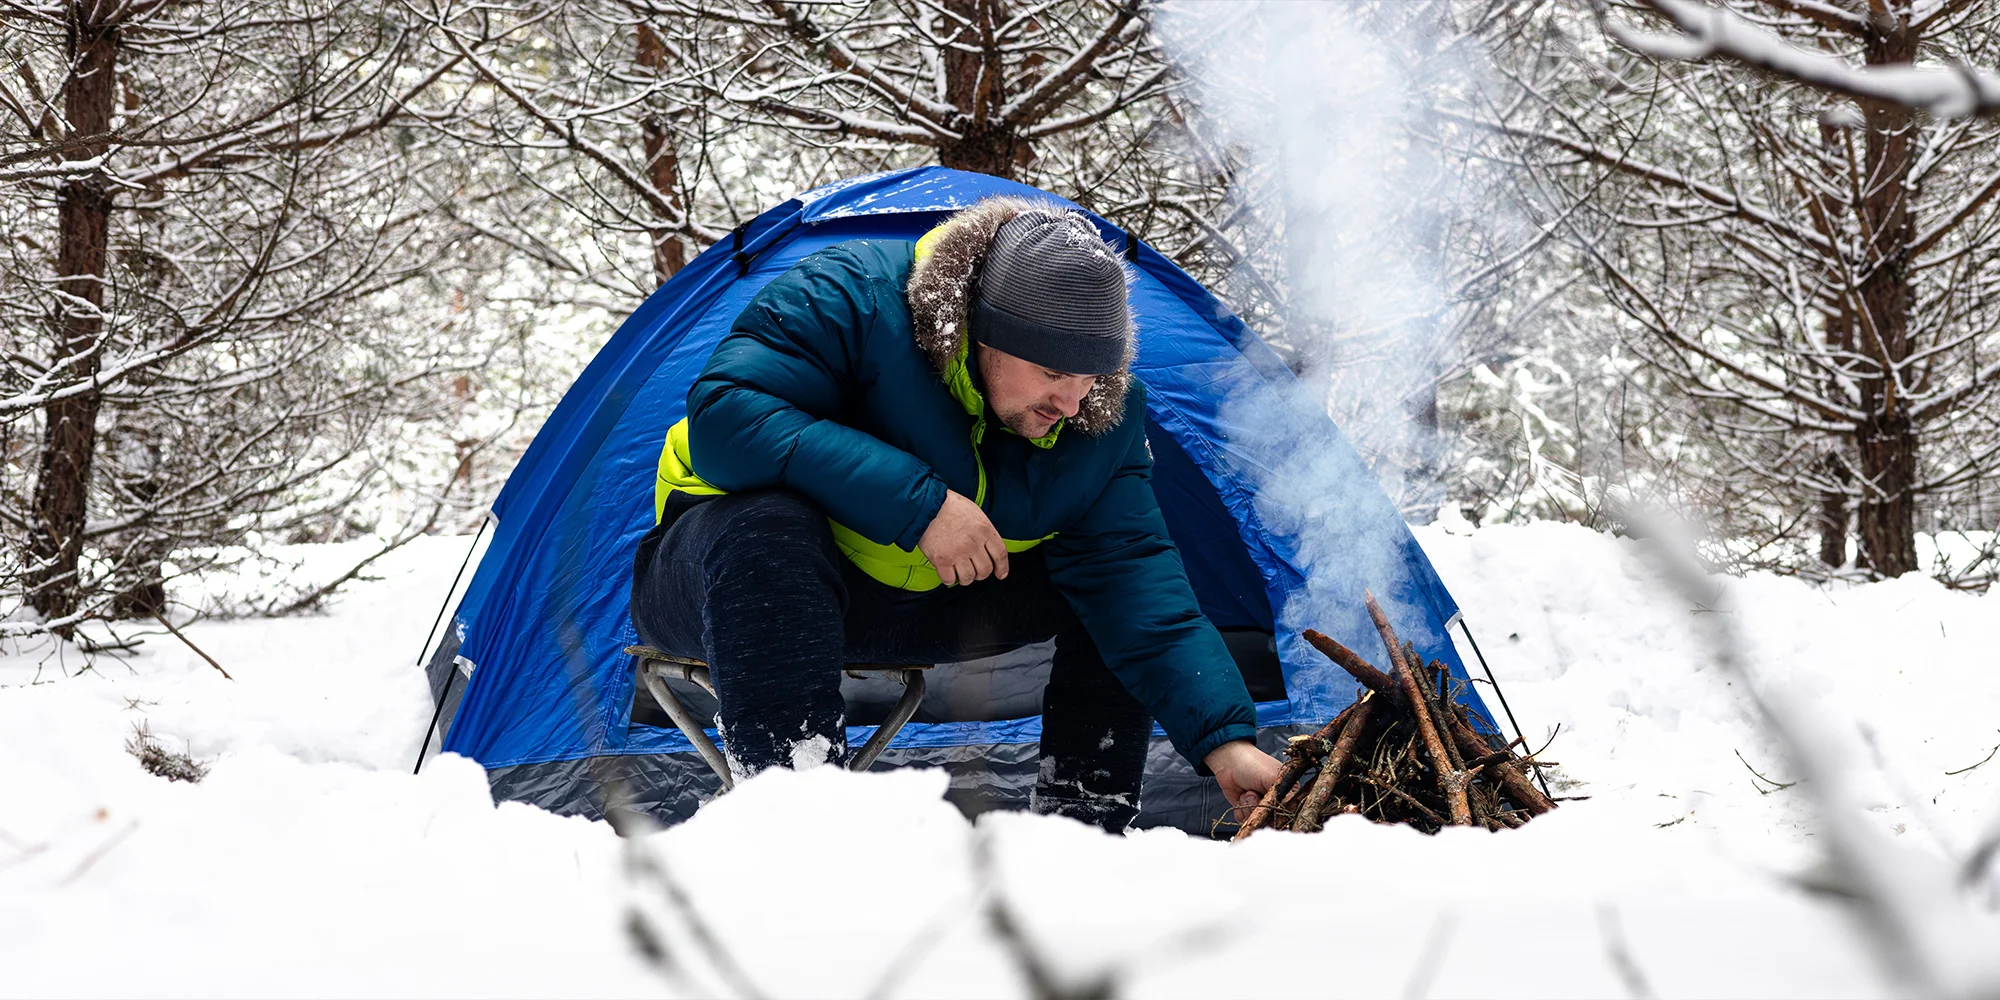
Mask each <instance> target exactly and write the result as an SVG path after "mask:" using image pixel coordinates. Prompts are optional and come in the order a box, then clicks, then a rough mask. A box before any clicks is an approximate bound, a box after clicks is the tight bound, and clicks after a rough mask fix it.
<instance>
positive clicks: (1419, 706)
mask: <svg viewBox="0 0 2000 1000" xmlns="http://www.w3.org/2000/svg"><path fill="white" fill-rule="evenodd" d="M1362 598H1363V600H1364V601H1366V602H1367V604H1368V617H1370V618H1372V619H1374V620H1375V630H1376V631H1378V632H1380V633H1382V644H1383V645H1384V646H1387V647H1388V649H1389V659H1390V660H1391V661H1393V662H1394V663H1395V666H1396V678H1397V679H1398V680H1399V681H1401V682H1402V685H1403V693H1404V695H1405V696H1406V697H1408V698H1409V700H1410V714H1412V715H1414V716H1416V719H1417V734H1418V735H1419V736H1422V737H1423V741H1424V749H1425V750H1427V751H1428V752H1429V753H1430V757H1431V767H1432V768H1433V769H1435V770H1436V772H1437V780H1438V786H1439V787H1440V789H1441V790H1442V791H1443V792H1444V801H1445V805H1446V806H1448V807H1449V808H1450V809H1451V821H1452V823H1453V824H1454V825H1457V826H1471V825H1472V805H1471V803H1469V802H1467V801H1466V798H1465V783H1466V776H1465V772H1464V771H1460V770H1456V769H1454V768H1453V767H1452V766H1451V754H1450V753H1449V752H1448V751H1446V750H1445V748H1444V740H1442V739H1440V738H1439V737H1438V731H1437V725H1436V724H1435V723H1433V722H1432V721H1431V713H1430V706H1429V705H1427V704H1425V701H1424V693H1423V687H1422V684H1423V682H1422V681H1421V680H1420V679H1418V677H1417V671H1418V669H1419V668H1417V667H1413V666H1411V665H1410V664H1409V662H1408V661H1407V660H1406V659H1405V658H1404V656H1403V648H1402V644H1401V643H1399V642H1397V641H1396V630H1395V628H1393V627H1392V626H1390V624H1389V616H1388V615H1386V614H1384V613H1383V612H1382V605H1381V604H1379V603H1377V602H1376V600H1375V595H1374V594H1373V593H1371V592H1369V591H1365V590H1364V591H1362Z"/></svg>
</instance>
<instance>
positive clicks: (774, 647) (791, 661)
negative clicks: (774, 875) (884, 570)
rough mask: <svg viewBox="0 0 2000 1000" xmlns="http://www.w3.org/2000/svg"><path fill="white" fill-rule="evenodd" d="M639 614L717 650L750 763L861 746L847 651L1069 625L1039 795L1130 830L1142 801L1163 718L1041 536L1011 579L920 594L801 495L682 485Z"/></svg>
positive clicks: (1052, 630)
mask: <svg viewBox="0 0 2000 1000" xmlns="http://www.w3.org/2000/svg"><path fill="white" fill-rule="evenodd" d="M632 621H633V624H634V625H636V626H637V627H638V631H639V637H640V638H641V639H643V640H645V642H646V643H647V644H648V645H652V646H656V647H658V648H660V649H663V650H665V651H667V652H669V653H673V654H675V655H678V656H689V657H696V658H699V659H702V660H705V661H707V663H708V665H709V673H710V677H711V679H712V680H713V682H714V684H715V690H716V695H717V700H718V701H719V702H720V706H721V708H720V711H721V718H720V720H719V722H720V725H721V728H722V732H723V741H724V743H725V744H726V749H727V752H728V755H729V758H730V761H731V764H732V766H733V767H734V768H736V769H738V770H740V771H742V772H744V773H746V774H748V773H755V772H757V771H761V770H764V769H766V768H771V767H791V766H801V765H810V764H815V763H819V762H821V761H826V760H833V761H840V760H844V759H845V757H846V752H847V748H846V739H845V729H844V723H843V714H844V710H845V703H844V702H843V701H842V699H841V696H840V677H841V667H842V665H843V664H847V663H940V662H949V661H953V660H966V659H972V658H975V657H981V656H991V655H993V654H996V653H1002V652H1006V651H1007V650H1010V649H1014V648H1017V647H1019V646H1024V645H1027V644H1029V643H1034V642H1042V641H1045V640H1047V639H1051V638H1053V639H1055V641H1056V649H1055V661H1054V663H1053V665H1052V667H1051V671H1050V674H1049V683H1048V687H1047V688H1046V690H1045V691H1044V692H1043V695H1042V763H1041V768H1040V771H1039V775H1038V779H1037V782H1036V786H1035V792H1034V797H1033V799H1032V803H1033V808H1035V809H1036V810H1037V811H1040V812H1051V813H1058V814H1062V815H1067V816H1073V817H1075V818H1077V819H1081V820H1084V821H1085V822H1091V823H1097V824H1099V825H1102V826H1104V827H1105V828H1106V829H1109V830H1112V831H1114V832H1115V831H1117V830H1121V829H1123V828H1124V827H1125V826H1126V825H1127V824H1128V823H1129V822H1130V821H1131V819H1132V817H1133V816H1134V815H1136V814H1137V812H1138V803H1139V781H1140V776H1141V774H1142V773H1143V772H1144V770H1145V759H1146V746H1147V743H1148V741H1149V738H1150V735H1151V731H1152V724H1153V723H1152V719H1151V718H1150V717H1148V716H1147V714H1146V711H1145V709H1144V708H1142V707H1141V706H1140V705H1139V703H1138V702H1137V701H1136V700H1135V699H1134V698H1133V697H1132V695H1131V693H1130V692H1128V691H1126V690H1125V686H1124V685H1123V684H1122V683H1120V682H1119V680H1118V679H1117V678H1116V677H1115V676H1113V675H1112V673H1111V671H1110V670H1109V669H1108V668H1106V667H1105V665H1104V658H1103V657H1102V656H1100V655H1099V654H1098V651H1097V646H1096V644H1095V643H1093V642H1092V641H1091V639H1090V635H1089V634H1088V633H1087V632H1085V631H1084V629H1083V625H1082V623H1081V622H1080V621H1078V619H1077V617H1076V613H1075V612H1074V611H1072V610H1071V609H1070V606H1069V603H1068V602H1067V601H1066V600H1064V599H1063V596H1062V595H1061V594H1060V593H1059V592H1057V590H1056V588H1055V585H1054V584H1053V583H1051V582H1050V580H1049V576H1048V571H1047V569H1046V567H1045V566H1044V565H1043V562H1042V560H1041V558H1040V556H1038V555H1037V554H1036V553H1034V552H1033V551H1029V552H1026V553H1018V554H1016V555H1014V556H1013V557H1012V558H1010V560H1009V571H1008V576H1007V579H1005V580H998V579H992V578H988V579H986V580H982V581H980V582H978V583H975V584H971V585H970V586H964V587H939V588H937V589H935V590H931V591H928V592H925V593H914V592H911V591H905V590H898V589H896V588H894V587H889V586H886V585H884V584H881V583H878V582H876V581H875V580H874V579H872V578H870V577H869V576H867V575H866V574H864V573H862V572H861V571H860V570H859V569H858V568H857V567H855V566H854V564H853V563H852V562H851V561H849V560H848V559H847V558H846V557H845V556H843V555H841V553H840V551H839V550H838V549H837V548H835V546H834V543H833V535H832V533H831V532H830V531H829V530H828V528H827V522H826V514H825V512H824V511H822V510H820V509H819V508H818V507H817V506H815V505H814V504H813V503H811V502H810V501H808V500H806V499H805V498H803V497H801V496H799V495H798V494H795V493H791V492H788V491H776V490H773V491H762V492H754V493H738V494H730V495H728V496H722V497H715V498H694V497H689V496H687V495H686V494H675V495H674V497H673V498H672V499H671V500H670V502H669V503H668V506H667V510H666V513H665V516H664V517H663V518H662V519H661V522H660V524H659V525H658V526H656V527H655V528H654V529H653V530H652V531H651V532H650V533H649V534H647V535H646V537H645V539H644V540H643V541H641V542H640V543H639V552H638V558H637V561H636V564H635V566H634V570H633V586H632Z"/></svg>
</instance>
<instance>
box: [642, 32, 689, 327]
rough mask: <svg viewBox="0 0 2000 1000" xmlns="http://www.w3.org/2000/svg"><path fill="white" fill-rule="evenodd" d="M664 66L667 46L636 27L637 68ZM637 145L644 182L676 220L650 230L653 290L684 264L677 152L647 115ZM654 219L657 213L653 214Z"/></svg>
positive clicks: (659, 121)
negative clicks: (642, 157) (641, 155)
mask: <svg viewBox="0 0 2000 1000" xmlns="http://www.w3.org/2000/svg"><path fill="white" fill-rule="evenodd" d="M666 64H667V46H666V43H665V42H664V41H662V40H661V38H660V36H659V34H658V33H657V32H655V31H654V30H653V29H652V28H651V27H649V26H647V25H644V24H641V25H639V65H641V66H644V67H646V68H647V69H650V70H654V71H658V70H659V69H661V68H662V67H664V66H665V65H666ZM640 129H641V132H642V135H641V140H640V141H641V142H642V143H643V144H644V147H645V150H646V180H647V181H648V182H649V183H651V184H652V185H653V190H655V191H657V192H659V193H660V194H661V195H662V196H663V197H665V198H666V200H667V201H668V203H669V204H671V205H672V206H673V207H674V209H675V210H676V211H677V212H678V213H679V214H680V218H677V219H666V218H662V219H661V220H660V221H661V222H663V223H666V225H663V226H661V227H659V228H656V229H654V230H653V233H652V236H653V279H654V282H655V285H656V287H657V286H658V285H664V284H666V283H667V279H668V278H671V277H673V276H674V273H675V272H677V271H679V270H680V269H681V268H682V267H684V266H686V264H687V244H686V243H684V242H682V241H681V237H680V228H681V227H682V226H685V225H686V223H687V207H686V206H685V205H684V204H682V202H681V185H680V169H681V168H680V151H679V150H678V149H676V148H674V141H673V132H672V131H671V129H670V128H669V127H668V123H667V120H666V119H665V118H664V117H662V116H660V115H647V116H646V118H645V120H644V121H642V122H641V123H640ZM654 214H655V215H658V214H659V213H658V212H655V213H654Z"/></svg>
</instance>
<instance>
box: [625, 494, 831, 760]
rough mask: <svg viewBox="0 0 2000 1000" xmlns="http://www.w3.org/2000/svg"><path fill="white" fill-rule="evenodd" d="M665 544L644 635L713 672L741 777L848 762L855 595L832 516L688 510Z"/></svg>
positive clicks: (653, 572) (795, 506) (637, 601)
mask: <svg viewBox="0 0 2000 1000" xmlns="http://www.w3.org/2000/svg"><path fill="white" fill-rule="evenodd" d="M659 536H660V537H658V538H657V540H655V539H654V538H652V537H651V536H649V538H648V541H649V542H656V544H654V545H653V546H652V551H651V552H648V551H646V548H645V547H644V546H642V548H641V552H640V556H641V563H640V565H639V566H638V567H637V572H636V576H635V581H634V586H633V601H632V619H633V624H634V625H635V626H636V627H637V628H638V631H639V636H640V638H642V639H644V640H645V641H646V642H647V643H649V644H651V645H655V646H658V647H660V648H661V649H664V650H666V651H668V652H671V653H677V654H680V655H692V656H697V657H699V658H701V659H703V660H706V661H707V662H708V666H709V676H710V679H711V680H712V681H713V682H714V684H715V691H716V695H717V700H718V701H719V702H720V716H721V718H720V720H719V721H720V724H721V726H722V731H723V749H724V751H725V752H726V753H727V754H728V756H729V760H730V765H731V768H732V769H733V770H735V771H737V772H738V773H739V775H749V774H755V773H756V772H758V771H762V770H765V769H767V768H772V767H809V766H812V765H815V764H820V763H825V762H827V761H839V760H843V759H845V757H846V751H847V741H846V735H845V732H846V731H845V728H844V720H843V718H842V716H843V713H844V709H845V704H844V703H843V702H842V700H841V696H840V668H841V664H842V661H843V657H842V654H841V646H842V626H841V620H842V617H843V616H844V614H845V611H846V604H847V591H846V587H845V585H844V584H843V583H842V581H841V576H840V568H839V565H838V564H839V561H840V560H841V559H842V557H841V555H840V554H839V551H838V550H837V549H835V548H834V544H833V535H832V533H831V532H830V531H829V530H828V528H827V523H826V513H825V512H824V511H822V510H820V509H819V508H818V507H817V506H815V505H814V504H813V503H811V502H810V501H808V500H806V499H805V498H803V497H800V496H799V495H797V494H795V493H790V492H786V491H777V490H772V491H760V492H754V493H736V494H730V495H727V496H721V497H717V498H715V499H712V500H704V501H701V502H699V503H696V504H693V505H691V506H688V507H686V509H685V510H684V511H683V512H681V513H680V515H679V517H677V518H676V519H675V520H674V522H673V524H672V525H671V526H670V527H669V528H667V529H666V530H665V531H664V532H660V533H659ZM648 556H650V558H647V557H648Z"/></svg>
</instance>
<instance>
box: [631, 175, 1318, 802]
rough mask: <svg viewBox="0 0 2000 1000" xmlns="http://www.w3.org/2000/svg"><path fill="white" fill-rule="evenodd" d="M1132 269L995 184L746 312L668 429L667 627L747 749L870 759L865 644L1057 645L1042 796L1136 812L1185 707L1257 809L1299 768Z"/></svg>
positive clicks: (738, 754)
mask: <svg viewBox="0 0 2000 1000" xmlns="http://www.w3.org/2000/svg"><path fill="white" fill-rule="evenodd" d="M1126 283H1127V281H1126V274H1125V271H1124V264H1123V263H1122V262H1121V261H1120V260H1119V259H1118V256H1117V255H1116V254H1115V253H1114V252H1113V251H1112V250H1111V248H1110V247H1108V246H1107V245H1106V244H1105V243H1104V242H1103V240H1101V239H1100V238H1099V237H1098V235H1097V231H1096V229H1095V228H1094V227H1092V226H1091V224H1090V222H1089V221H1088V220H1086V219H1085V218H1083V217H1082V216H1081V215H1078V214H1075V213H1072V212H1066V211H1063V210H1061V209H1059V208H1056V207H1055V206H1052V205H1044V204H1037V203H1033V202H1028V201H1024V200H1021V199H1008V198H993V199H987V200H986V201H982V202H980V203H979V204H978V205H975V206H973V207H972V208H969V209H966V210H964V211H962V212H960V213H958V214H957V215H954V216H952V217H951V218H950V219H949V220H947V221H946V222H945V223H944V224H943V225H941V226H939V227H937V228H936V229H934V230H932V231H931V232H930V233H928V234H926V235H925V236H924V237H923V238H922V239H921V240H918V241H916V242H915V243H914V244H912V243H910V242H907V241H890V240H856V241H851V242H847V243H841V244H838V245H836V246H832V247H828V248H827V249H825V250H822V251H820V252H818V253H816V254H813V255H812V256H809V257H807V258H806V259H805V260H803V261H800V262H799V264H798V265H797V266H796V267H794V268H792V269H791V270H790V271H788V272H786V273H785V274H784V275H782V276H780V277H779V278H777V279H776V280H774V281H772V282H771V284H770V285H768V286H766V287H765V288H764V289H763V291H761V292H760V293H758V295H757V296H756V298H754V299H752V300H751V302H750V304H749V306H748V307H747V308H745V309H744V310H743V312H742V314H741V315H739V316H738V317H737V318H736V321H735V323H734V325H733V326H732V328H731V331H730V333H729V335H728V336H726V337H725V338H724V339H723V340H722V342H721V343H720V344H718V345H717V346H716V349H715V353H714V355H713V356H711V357H710V359H709V361H708V365H707V367H706V368H704V369H703V370H702V373H701V376H700V377H699V378H698V379H696V381H695V384H694V386H693V388H692V389H690V390H689V392H688V417H687V418H686V419H685V420H683V421H681V422H680V423H678V424H676V425H675V426H674V427H673V428H672V429H671V430H670V431H669V432H668V434H667V444H666V447H665V449H663V451H662V452H661V455H660V474H659V481H658V484H657V486H656V492H655V497H654V509H655V514H656V515H657V517H658V522H659V523H658V524H657V526H656V527H655V528H654V529H653V530H652V531H651V532H650V533H649V534H648V535H647V536H646V538H645V540H644V541H642V542H641V543H640V546H639V552H638V557H637V562H636V565H635V569H634V585H633V590H632V618H633V621H634V623H635V624H636V625H637V627H638V631H639V636H640V638H642V639H644V640H645V641H646V642H647V643H649V644H651V645H654V646H657V647H659V648H661V649H664V650H667V651H669V652H672V653H675V654H678V655H682V656H692V657H697V658H700V659H702V660H705V661H707V662H708V664H709V670H710V674H711V677H712V679H713V682H714V684H715V689H716V694H717V696H718V701H719V702H720V725H721V728H722V732H723V740H724V743H725V744H726V752H727V754H728V756H729V759H730V763H731V767H732V768H734V769H736V770H737V771H739V772H741V773H744V774H749V773H754V772H756V771H760V770H763V769H765V768H770V767H783V766H789V767H796V768H803V767H809V766H813V765H816V764H820V763H825V762H829V761H839V760H841V759H843V758H844V757H845V754H846V745H845V738H844V735H843V734H844V730H843V718H842V712H843V708H844V703H843V701H842V699H841V695H840V676H841V672H840V671H841V666H842V664H844V663H855V662H860V663H931V662H939V661H952V660H962V659H969V658H973V657H978V656H987V655H992V654H995V653H999V652H1003V651H1005V650H1008V649H1013V648H1015V647H1018V646H1022V645H1025V644H1028V643H1032V642H1040V641H1044V640H1047V639H1050V638H1054V639H1055V658H1054V663H1053V665H1052V668H1051V671H1050V675H1049V682H1048V687H1047V689H1046V690H1045V692H1044V695H1043V721H1042V744H1041V751H1042V761H1041V768H1040V771H1039V774H1038V778H1037V783H1036V786H1035V790H1034V793H1033V797H1032V800H1031V802H1032V807H1033V808H1034V809H1035V810H1037V811H1040V812H1049V813H1058V814H1062V815H1067V816H1072V817H1075V818H1078V819H1081V820H1084V821H1086V822H1092V823H1097V824H1099V825H1101V826H1103V827H1105V828H1106V829H1108V830H1111V831H1114V832H1116V831H1118V830H1122V829H1123V828H1124V827H1125V826H1126V825H1127V824H1128V823H1129V822H1130V821H1131V819H1132V817H1133V816H1134V815H1135V814H1136V813H1137V811H1138V800H1139V783H1140V777H1141V775H1142V773H1143V771H1144V767H1145V756H1146V747H1147V743H1148V740H1149V736H1150V733H1151V730H1152V720H1153V719H1154V718H1157V719H1158V720H1159V722H1160V725H1161V726H1162V728H1164V729H1165V730H1166V732H1167V735H1168V737H1169V738H1171V739H1172V740H1173V743H1174V746H1175V748H1176V749H1178V750H1179V751H1180V752H1181V753H1182V754H1183V755H1185V756H1186V757H1187V758H1188V759H1189V760H1190V761H1191V762H1192V763H1194V764H1195V766H1196V767H1197V768H1199V769H1202V770H1204V771H1206V772H1208V773H1212V774H1213V775H1214V777H1215V780H1216V782H1217V783H1218V784H1219V785H1220V786H1221V788H1222V790H1223V793H1224V794H1225V796H1226V797H1227V798H1228V800H1229V801H1230V802H1232V803H1236V804H1239V805H1240V804H1246V803H1252V802H1254V801H1255V799H1256V797H1257V796H1259V795H1261V794H1262V793H1263V792H1264V791H1265V790H1266V789H1268V788H1269V787H1270V786H1271V784H1272V783H1273V782H1274V781H1275V780H1276V778H1277V773H1278V770H1279V765H1278V762H1277V761H1275V760H1274V759H1272V758H1271V757H1270V756H1269V755H1268V754H1265V753H1263V752H1262V751H1260V750H1258V749H1257V748H1256V746H1255V744H1254V743H1253V742H1252V741H1253V738H1254V737H1255V735H1256V717H1255V713H1254V707H1253V705H1252V704H1251V701H1250V697H1249V694H1248V693H1247V692H1246V690H1245V688H1244V684H1243V680H1242V677H1241V675H1240V674H1239V673H1238V672H1237V670H1236V667H1235V665H1234V663H1233V662H1232V660H1231V659H1230V656H1229V653H1228V651H1227V649H1226V648H1225V647H1224V645H1223V642H1222V638H1221V636H1220V635H1219V634H1217V632H1216V631H1215V628H1214V626H1212V625H1211V624H1210V623H1209V622H1208V620H1207V619H1206V618H1204V617H1203V616H1202V615H1201V612H1200V610H1199V608H1198V607H1197V605H1196V603H1195V598H1194V593H1193V591H1192V589H1191V588H1190V587H1189V586H1188V582H1187V575H1186V571H1185V570H1184V569H1183V567H1182V565H1181V560H1180V555H1179V552H1178V551H1177V550H1176V549H1175V548H1174V546H1173V544H1172V543H1171V542H1169V541H1168V540H1167V536H1166V529H1165V525H1164V523H1163V522H1162V521H1161V518H1160V512H1159V506H1158V504H1157V503H1156V502H1155V501H1154V499H1153V492H1152V486H1151V484H1150V481H1149V480H1150V476H1151V468H1152V456H1151V453H1150V452H1149V451H1148V449H1147V447H1146V438H1145V390H1144V387H1142V386H1141V385H1139V384H1138V383H1137V382H1135V381H1133V380H1132V378H1131V375H1130V373H1129V371H1128V365H1129V363H1130V360H1131V357H1132V355H1133V329H1132V323H1131V319H1130V311H1129V306H1128V304H1127V302H1126V291H1125V289H1126Z"/></svg>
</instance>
